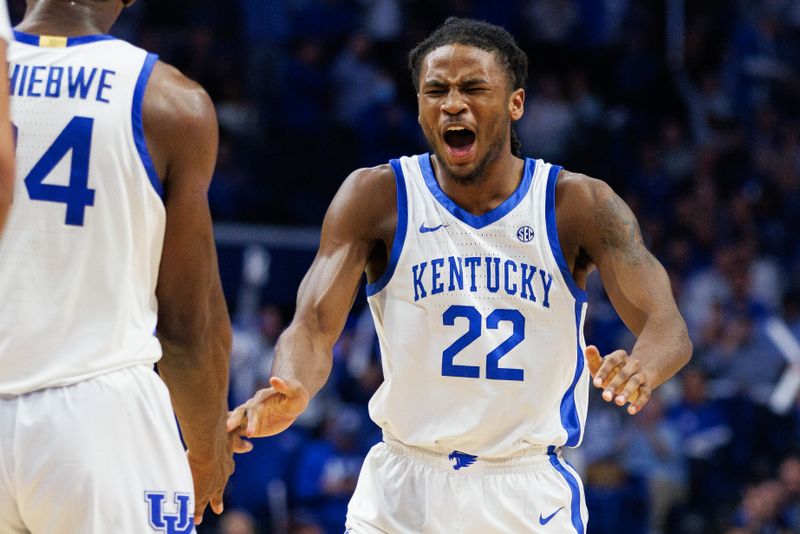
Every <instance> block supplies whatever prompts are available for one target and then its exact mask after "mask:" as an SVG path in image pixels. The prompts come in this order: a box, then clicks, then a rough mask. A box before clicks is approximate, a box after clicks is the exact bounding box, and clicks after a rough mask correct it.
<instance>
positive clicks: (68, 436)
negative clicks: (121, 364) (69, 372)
mask: <svg viewBox="0 0 800 534" xmlns="http://www.w3.org/2000/svg"><path fill="white" fill-rule="evenodd" d="M193 512H194V490H193V487H192V476H191V473H190V471H189V464H188V462H187V460H186V454H185V453H184V450H183V447H182V445H181V442H180V438H179V437H178V431H177V428H176V424H175V418H174V416H173V413H172V406H171V404H170V400H169V394H168V392H167V388H166V386H165V385H164V383H163V382H162V381H161V378H160V377H159V376H158V375H157V374H156V373H155V372H154V371H153V370H152V368H151V367H149V366H146V365H138V366H134V367H128V368H125V369H121V370H118V371H113V372H110V373H108V374H105V375H102V376H98V377H96V378H92V379H90V380H85V381H83V382H79V383H77V384H73V385H70V386H65V387H56V388H48V389H43V390H40V391H35V392H32V393H28V394H25V395H19V396H11V397H3V396H0V533H3V534H18V533H28V532H30V533H32V534H45V533H47V534H78V533H80V534H101V533H102V534H108V533H110V532H113V533H114V534H128V533H130V534H144V533H148V532H162V533H168V534H179V533H181V534H184V533H186V534H188V533H191V532H194V521H193Z"/></svg>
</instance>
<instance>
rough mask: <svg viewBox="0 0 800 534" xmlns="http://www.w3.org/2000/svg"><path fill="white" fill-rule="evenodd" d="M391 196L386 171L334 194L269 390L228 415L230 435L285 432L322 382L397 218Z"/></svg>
mask: <svg viewBox="0 0 800 534" xmlns="http://www.w3.org/2000/svg"><path fill="white" fill-rule="evenodd" d="M395 191H396V186H395V182H394V175H393V174H392V171H391V170H390V168H389V167H388V166H382V167H376V168H374V169H362V170H359V171H356V172H355V173H353V174H352V175H350V177H348V179H347V180H346V181H345V182H344V184H343V185H342V187H341V188H340V189H339V192H338V193H337V194H336V197H335V198H334V199H333V202H332V203H331V205H330V207H329V208H328V212H327V214H326V215H325V220H324V222H323V225H322V235H321V241H320V248H319V251H318V252H317V256H316V258H315V259H314V262H313V263H312V265H311V268H310V269H309V271H308V273H307V274H306V276H305V278H304V279H303V282H302V284H301V285H300V289H299V292H298V295H297V310H296V312H295V316H294V319H293V320H292V323H291V325H290V326H289V327H288V328H287V329H286V331H285V332H284V333H283V334H282V335H281V336H280V338H279V339H278V343H277V346H276V349H275V361H274V363H273V366H272V378H271V379H270V387H268V388H266V389H262V390H259V391H258V392H257V393H256V394H255V396H254V397H253V398H252V399H250V400H249V401H247V402H246V403H244V404H243V405H241V406H239V407H237V408H236V409H235V410H234V411H233V412H231V415H230V417H229V418H228V429H229V430H231V431H237V432H242V430H244V432H243V433H244V434H245V435H247V436H248V437H261V436H270V435H273V434H277V433H278V432H282V431H283V430H285V429H286V428H288V427H289V425H291V424H292V422H294V420H295V419H296V418H297V416H299V415H300V414H301V413H302V412H303V410H305V408H306V406H308V403H309V401H310V399H311V398H312V397H313V396H314V395H315V394H316V393H317V392H318V391H319V390H320V388H321V387H322V386H323V385H324V384H325V382H326V381H327V379H328V375H329V374H330V371H331V364H332V357H333V356H332V351H333V345H334V343H336V340H337V339H338V338H339V335H340V334H341V332H342V329H343V328H344V324H345V321H346V319H347V315H348V313H349V312H350V308H351V307H352V305H353V301H354V300H355V297H356V294H357V292H358V287H359V283H360V280H361V276H362V273H363V272H364V268H365V266H366V265H367V262H368V261H369V258H370V256H371V254H372V253H373V250H374V249H375V247H376V246H380V247H383V246H384V241H382V240H381V232H382V229H386V228H387V226H389V225H391V224H389V225H387V220H392V221H394V220H395V219H396V208H395V194H396V192H395Z"/></svg>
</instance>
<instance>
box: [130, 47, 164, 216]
mask: <svg viewBox="0 0 800 534" xmlns="http://www.w3.org/2000/svg"><path fill="white" fill-rule="evenodd" d="M157 61H158V56H157V55H156V54H147V58H146V59H145V60H144V65H143V66H142V71H141V72H140V73H139V79H138V80H137V81H136V88H135V89H134V91H133V105H132V107H131V122H132V124H133V140H134V142H135V143H136V150H137V151H138V152H139V158H140V159H141V160H142V165H144V170H145V171H146V172H147V177H148V178H150V183H151V184H152V185H153V189H155V191H156V193H157V194H158V196H159V197H161V198H162V200H163V198H164V186H163V184H162V183H161V180H160V179H159V177H158V173H157V172H156V168H155V166H154V165H153V159H152V158H151V157H150V151H149V150H147V140H146V139H145V136H144V123H143V121H142V103H143V101H144V93H145V90H146V89H147V82H148V80H150V74H152V72H153V67H155V65H156V62H157Z"/></svg>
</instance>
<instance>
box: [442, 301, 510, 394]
mask: <svg viewBox="0 0 800 534" xmlns="http://www.w3.org/2000/svg"><path fill="white" fill-rule="evenodd" d="M459 317H462V318H464V319H467V325H468V329H467V331H466V332H465V333H464V335H462V336H461V337H459V338H458V339H456V340H455V341H454V342H453V344H452V345H450V346H449V347H447V348H446V349H444V351H443V352H442V376H459V377H462V378H480V367H478V366H476V365H459V364H455V363H453V359H454V358H455V357H456V355H457V354H458V353H459V352H461V351H462V350H464V349H465V348H466V347H467V345H469V344H470V343H472V342H473V341H475V340H476V339H478V338H479V337H481V332H482V328H483V317H482V316H481V313H480V312H479V311H478V310H477V309H475V308H474V307H473V306H458V305H453V306H450V307H449V308H447V310H445V312H444V314H443V315H442V323H443V324H444V325H445V326H455V320H456V319H457V318H459ZM503 322H509V323H511V325H512V326H513V331H512V333H511V335H510V336H509V337H508V339H506V340H505V341H503V342H502V343H501V344H500V345H499V346H498V347H496V348H495V349H494V350H492V351H491V352H490V353H489V354H487V355H486V378H488V379H490V380H513V381H520V382H521V381H523V380H525V370H524V369H512V368H505V367H500V358H502V357H503V356H505V355H506V354H508V353H509V352H510V351H511V349H513V348H514V347H516V346H517V345H519V344H520V343H522V341H523V340H524V339H525V316H524V315H522V313H520V311H519V310H512V309H497V310H494V311H492V313H490V314H489V315H488V316H487V317H486V328H487V329H489V330H496V329H497V328H498V327H499V325H500V323H503Z"/></svg>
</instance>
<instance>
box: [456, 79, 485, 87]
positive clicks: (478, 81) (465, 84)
mask: <svg viewBox="0 0 800 534" xmlns="http://www.w3.org/2000/svg"><path fill="white" fill-rule="evenodd" d="M488 83H489V81H488V80H486V79H484V78H469V79H467V80H464V81H463V82H461V86H462V87H470V86H473V85H486V84H488Z"/></svg>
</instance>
